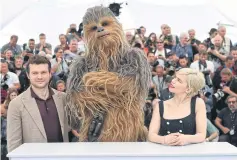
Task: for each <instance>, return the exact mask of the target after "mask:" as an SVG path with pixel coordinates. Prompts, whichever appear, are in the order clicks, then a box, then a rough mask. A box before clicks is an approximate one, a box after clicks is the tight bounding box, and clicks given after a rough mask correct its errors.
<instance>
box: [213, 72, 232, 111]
mask: <svg viewBox="0 0 237 160" xmlns="http://www.w3.org/2000/svg"><path fill="white" fill-rule="evenodd" d="M220 76H221V82H220V83H214V86H213V87H214V95H213V98H214V99H213V100H214V103H216V104H215V105H214V107H215V109H217V112H219V111H220V110H222V109H223V108H226V107H227V104H226V103H225V100H226V98H227V97H228V96H229V95H231V96H236V97H237V78H236V77H233V74H232V72H231V70H230V69H228V68H224V69H222V70H221V72H220Z"/></svg>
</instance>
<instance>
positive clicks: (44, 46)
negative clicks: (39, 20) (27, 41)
mask: <svg viewBox="0 0 237 160" xmlns="http://www.w3.org/2000/svg"><path fill="white" fill-rule="evenodd" d="M39 39H40V43H38V44H36V46H35V50H36V54H38V53H39V52H40V51H44V52H45V53H46V54H52V45H51V44H49V43H46V35H45V34H44V33H41V34H40V35H39Z"/></svg>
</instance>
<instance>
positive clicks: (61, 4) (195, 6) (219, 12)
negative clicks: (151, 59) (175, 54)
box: [0, 0, 237, 46]
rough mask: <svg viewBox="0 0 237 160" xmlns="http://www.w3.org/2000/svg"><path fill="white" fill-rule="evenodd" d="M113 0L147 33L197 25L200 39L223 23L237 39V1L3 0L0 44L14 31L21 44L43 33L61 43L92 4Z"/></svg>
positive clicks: (125, 20) (130, 23)
mask: <svg viewBox="0 0 237 160" xmlns="http://www.w3.org/2000/svg"><path fill="white" fill-rule="evenodd" d="M113 2H117V3H120V2H124V3H123V4H122V7H123V8H122V9H121V15H120V16H119V18H118V19H119V21H120V22H121V23H122V25H123V28H124V30H127V29H135V28H138V27H139V26H142V25H143V26H145V27H146V28H147V34H149V33H151V32H155V33H157V34H160V33H161V30H160V26H161V24H164V23H165V24H169V25H170V26H171V29H172V33H173V34H177V35H179V34H180V32H185V31H187V30H188V29H191V28H194V29H195V30H196V35H197V38H199V39H200V40H204V38H207V37H208V32H209V30H210V29H211V28H217V27H218V24H223V25H225V26H226V28H227V36H228V37H230V38H231V39H232V41H233V42H236V41H237V18H236V15H237V10H236V9H234V6H237V5H236V4H237V1H230V0H229V2H228V0H226V1H224V2H223V1H222V0H199V1H197V2H196V1H190V0H179V1H176V0H166V1H156V0H127V1H121V0H114V1H110V0H85V1H81V0H80V1H78V0H70V1H68V0H21V2H20V3H19V1H17V0H7V1H4V2H1V3H2V4H1V6H2V18H1V22H0V36H1V38H0V46H2V45H3V44H5V43H7V42H9V38H10V36H11V35H12V34H16V35H18V36H19V42H18V43H19V44H23V43H25V42H27V41H28V39H30V38H34V39H36V42H38V35H39V34H40V33H45V34H46V36H47V41H48V42H49V43H51V44H52V45H53V46H55V45H57V44H59V40H58V35H59V34H61V33H66V30H67V28H68V27H69V25H70V24H71V23H76V24H77V25H78V24H79V23H80V22H81V21H82V17H83V15H84V13H85V11H86V9H87V8H88V7H92V6H95V5H101V4H103V5H105V6H108V5H109V4H110V3H113ZM13 4H17V5H13ZM126 4H127V5H126Z"/></svg>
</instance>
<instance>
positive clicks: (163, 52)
mask: <svg viewBox="0 0 237 160" xmlns="http://www.w3.org/2000/svg"><path fill="white" fill-rule="evenodd" d="M169 52H170V49H166V53H169ZM159 55H162V56H163V57H165V56H166V55H165V48H164V49H163V50H162V51H159V50H156V53H155V56H156V57H158V56H159Z"/></svg>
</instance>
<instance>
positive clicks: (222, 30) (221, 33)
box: [219, 28, 226, 37]
mask: <svg viewBox="0 0 237 160" xmlns="http://www.w3.org/2000/svg"><path fill="white" fill-rule="evenodd" d="M219 34H220V35H221V36H222V37H224V36H225V34H226V29H225V28H220V29H219Z"/></svg>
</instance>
